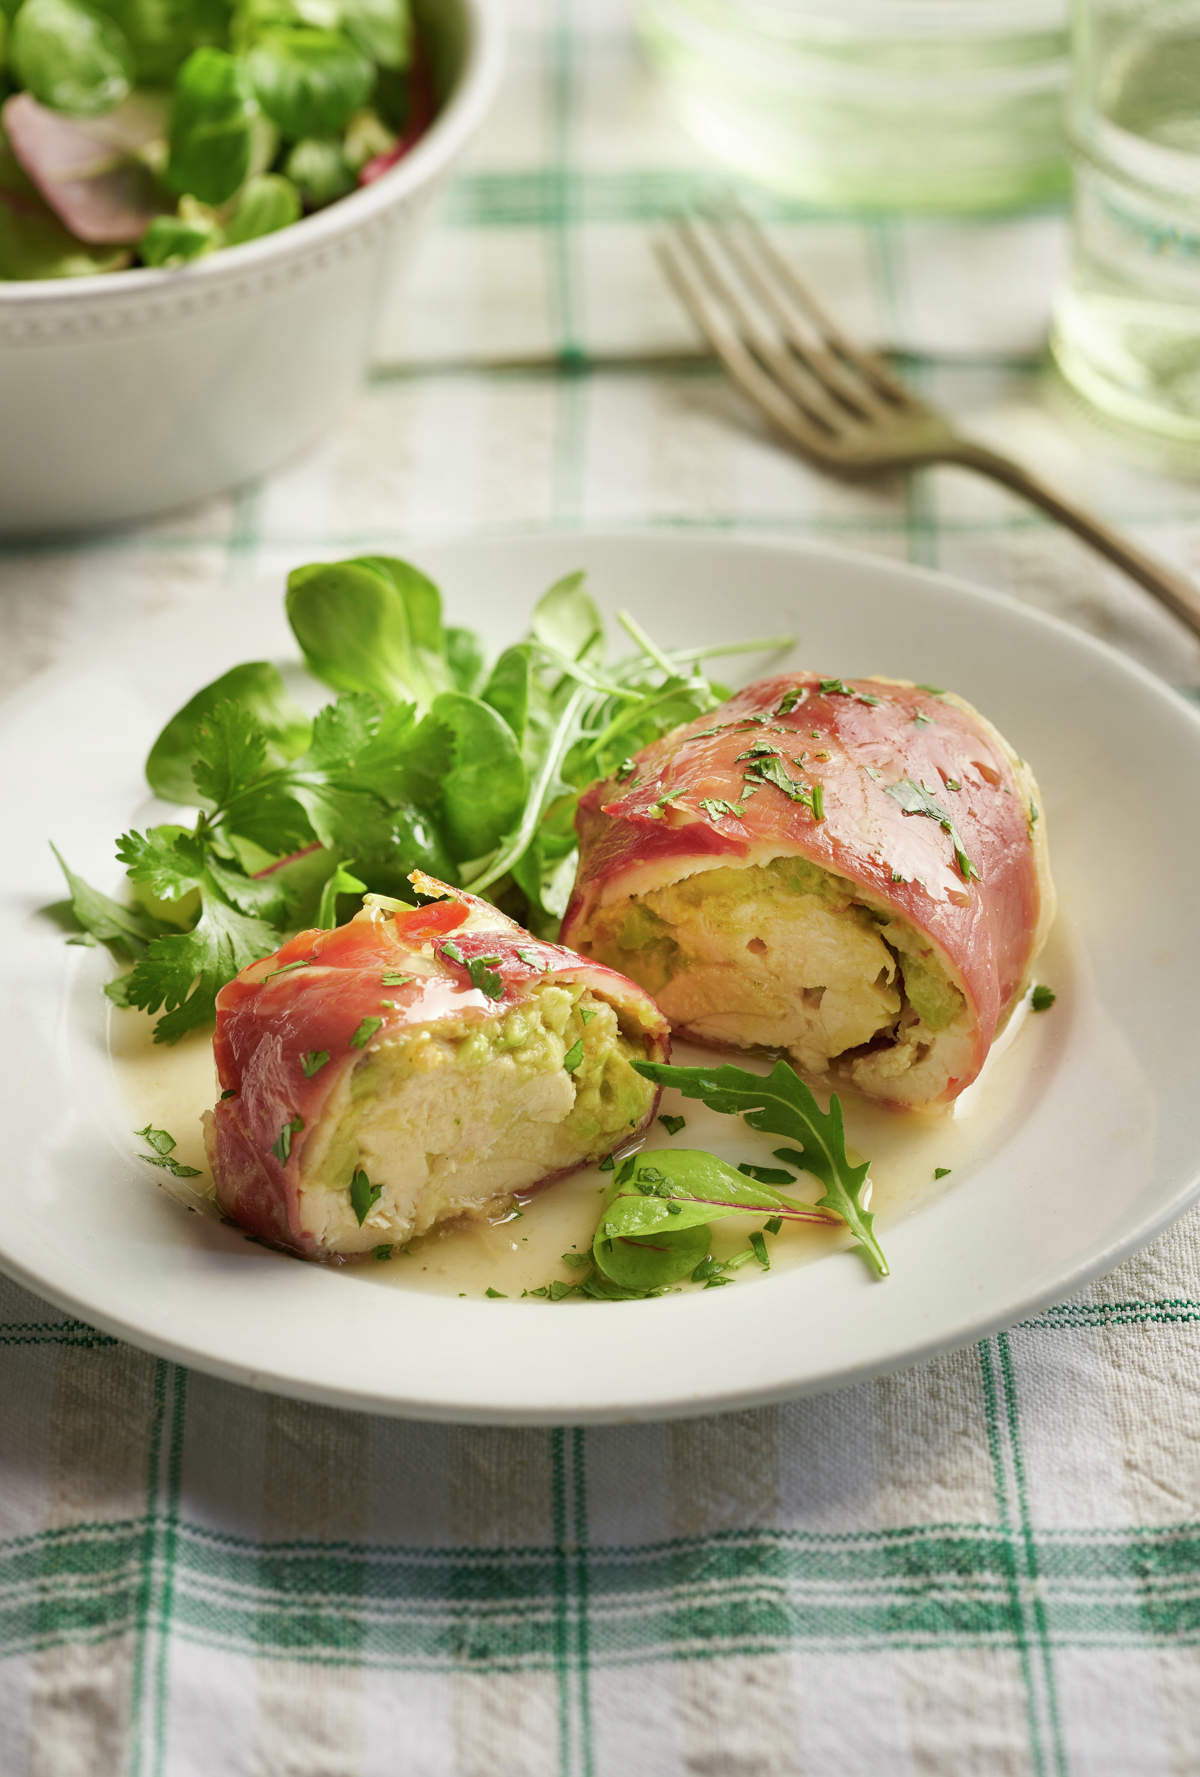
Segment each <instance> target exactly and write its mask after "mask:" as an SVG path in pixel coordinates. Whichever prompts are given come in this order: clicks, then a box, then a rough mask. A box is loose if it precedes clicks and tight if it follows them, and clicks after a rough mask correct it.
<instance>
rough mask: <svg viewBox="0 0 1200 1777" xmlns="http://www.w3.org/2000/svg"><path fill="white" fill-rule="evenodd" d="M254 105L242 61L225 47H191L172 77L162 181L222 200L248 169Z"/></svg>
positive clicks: (180, 189) (209, 200)
mask: <svg viewBox="0 0 1200 1777" xmlns="http://www.w3.org/2000/svg"><path fill="white" fill-rule="evenodd" d="M256 111H257V107H256V105H255V102H254V94H253V91H252V88H251V84H250V79H249V75H248V73H247V70H246V68H245V65H244V64H243V63H242V62H241V61H240V60H239V59H238V58H237V57H235V56H231V55H230V54H229V53H228V52H227V51H226V50H223V49H211V48H207V47H206V48H201V49H196V50H193V51H192V54H191V55H190V56H189V57H188V59H187V61H186V62H185V63H184V64H183V67H182V68H181V69H180V70H179V73H178V75H177V76H176V80H175V87H174V90H173V92H172V94H171V112H170V118H169V121H168V125H167V148H168V153H167V167H166V180H167V184H168V185H169V186H170V187H171V189H172V190H173V191H178V192H188V193H190V194H191V195H192V196H193V197H197V198H199V199H200V201H201V203H205V204H223V203H225V202H226V200H227V199H229V198H231V197H232V196H233V194H234V192H235V191H236V190H237V189H238V187H239V186H240V185H243V184H244V183H245V181H246V177H247V175H248V174H249V172H250V162H251V157H252V154H253V150H254V131H253V123H254V118H255V114H256Z"/></svg>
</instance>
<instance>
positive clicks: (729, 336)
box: [658, 208, 1200, 636]
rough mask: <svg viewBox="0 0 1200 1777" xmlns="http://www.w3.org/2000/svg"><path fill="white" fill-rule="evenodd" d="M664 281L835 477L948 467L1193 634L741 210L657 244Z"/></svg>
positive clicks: (1186, 616)
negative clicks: (850, 331) (1126, 582)
mask: <svg viewBox="0 0 1200 1777" xmlns="http://www.w3.org/2000/svg"><path fill="white" fill-rule="evenodd" d="M658 252H659V257H660V258H661V260H662V264H663V267H664V270H665V271H666V274H667V277H668V278H669V280H670V282H671V284H672V285H673V287H674V288H675V290H676V291H677V292H678V294H679V296H680V297H681V298H682V299H683V302H684V304H685V305H686V307H687V309H688V310H689V312H690V313H691V316H692V318H693V320H694V321H695V322H696V324H697V326H698V327H699V329H700V331H701V333H703V334H704V336H705V338H706V339H707V340H708V342H709V344H710V345H711V346H712V348H713V350H714V351H715V352H716V353H717V355H718V357H719V358H720V359H721V361H722V362H723V363H724V365H725V368H726V369H727V370H728V372H729V374H730V376H731V377H732V378H733V380H734V382H735V383H736V384H737V385H738V387H739V388H740V389H741V390H742V391H743V393H744V394H746V395H748V396H749V397H750V399H751V401H753V402H754V403H755V405H756V406H757V407H759V408H761V409H762V411H763V412H764V413H765V414H766V415H767V417H768V418H769V419H770V420H771V421H772V422H773V423H774V424H775V425H776V426H777V427H778V428H779V430H780V431H781V432H783V433H784V434H785V435H786V436H787V437H788V438H789V439H791V441H792V443H793V444H795V445H796V446H798V448H799V449H800V451H801V452H802V453H803V455H805V456H806V457H810V458H811V459H812V460H813V461H814V462H816V463H819V464H820V465H821V466H822V467H823V468H826V469H831V470H833V471H834V472H835V473H837V474H839V475H844V476H849V477H857V476H870V475H874V474H876V473H879V472H882V471H884V470H888V469H911V468H917V467H919V466H921V465H922V464H926V463H957V464H958V465H959V466H960V467H961V468H964V469H975V470H978V472H979V473H980V474H981V475H987V476H990V477H991V479H992V480H993V481H999V482H1002V483H1003V484H1004V486H1005V487H1009V488H1012V489H1013V491H1014V492H1015V493H1018V494H1023V495H1024V496H1025V498H1026V499H1027V500H1032V501H1033V503H1034V505H1036V506H1040V507H1042V509H1043V510H1044V511H1046V512H1048V513H1050V515H1051V517H1052V518H1057V519H1058V520H1059V521H1060V523H1062V524H1065V525H1066V526H1067V527H1068V528H1069V529H1070V530H1072V531H1074V532H1075V534H1076V535H1077V536H1079V537H1082V538H1083V540H1084V541H1085V542H1086V543H1090V544H1091V545H1092V547H1093V548H1094V549H1097V550H1099V552H1100V554H1101V555H1103V556H1106V557H1107V558H1108V560H1109V561H1111V562H1115V563H1116V565H1117V566H1118V567H1119V568H1124V569H1125V571H1126V573H1128V574H1130V575H1131V576H1132V577H1133V579H1135V580H1136V581H1138V583H1139V584H1140V585H1142V586H1144V587H1145V588H1146V590H1147V592H1150V593H1153V595H1154V597H1155V598H1156V599H1158V600H1159V601H1160V603H1162V604H1164V605H1166V607H1167V609H1168V610H1170V611H1173V612H1174V614H1175V616H1176V617H1178V618H1179V620H1180V622H1182V623H1184V624H1186V625H1187V627H1188V628H1189V629H1190V630H1191V631H1192V633H1193V634H1194V635H1197V636H1200V592H1197V589H1196V588H1195V587H1194V586H1193V585H1192V584H1191V582H1190V581H1188V580H1187V579H1185V578H1184V576H1183V575H1182V574H1178V573H1176V572H1175V570H1174V569H1172V568H1169V567H1167V566H1166V565H1165V563H1163V562H1160V561H1156V560H1155V559H1154V557H1153V556H1150V555H1147V554H1145V552H1144V551H1143V550H1141V549H1139V548H1138V547H1137V546H1136V544H1134V543H1132V542H1130V541H1129V539H1128V538H1126V537H1123V536H1121V535H1120V533H1119V532H1117V531H1115V530H1113V529H1112V528H1111V526H1109V525H1107V524H1105V523H1104V521H1103V520H1102V519H1100V518H1097V517H1096V516H1095V515H1094V514H1093V513H1091V512H1088V511H1087V510H1086V508H1084V507H1082V506H1077V505H1076V504H1075V503H1074V501H1072V500H1069V499H1067V498H1066V497H1065V496H1064V495H1062V494H1060V493H1056V492H1055V490H1054V489H1053V488H1051V487H1049V486H1047V484H1046V483H1045V482H1044V481H1042V480H1041V479H1040V478H1039V477H1038V476H1036V475H1034V474H1032V473H1031V472H1030V471H1029V470H1028V469H1025V468H1023V467H1022V465H1021V464H1020V463H1017V462H1014V461H1013V459H1012V458H1011V457H1006V456H1002V455H1001V454H1000V452H999V451H994V450H990V449H989V448H988V447H987V445H985V444H979V443H977V442H976V441H975V440H974V439H971V438H965V437H963V436H962V434H961V433H959V432H957V431H955V429H954V427H953V426H952V425H951V423H950V421H949V420H948V419H947V418H946V416H945V415H944V414H942V413H939V412H938V410H937V409H936V408H935V407H931V406H930V405H929V404H928V403H927V402H925V401H922V400H920V399H919V398H918V397H917V396H916V395H914V394H913V392H912V390H911V389H909V388H907V387H906V386H905V385H904V383H902V382H900V381H899V380H898V379H897V378H896V377H895V376H894V375H893V374H892V372H891V370H890V369H889V368H888V366H887V365H886V364H885V363H884V362H883V360H882V359H881V358H880V357H878V356H877V355H876V354H875V353H874V352H869V351H864V350H863V348H862V347H861V346H857V345H855V344H854V343H853V341H851V340H849V339H847V337H846V335H845V334H844V333H843V332H842V330H841V328H840V327H838V326H837V324H836V323H835V322H834V321H832V320H831V319H830V317H829V316H828V315H827V314H826V313H825V311H824V310H823V309H822V308H821V307H820V305H819V304H818V303H817V301H816V300H815V298H814V297H813V296H812V294H811V293H810V292H809V290H808V289H807V288H806V287H805V285H804V284H802V283H801V281H800V280H799V278H797V276H796V274H795V273H794V272H793V270H792V268H791V267H790V266H789V265H788V263H787V261H786V260H785V259H784V258H783V256H782V254H781V253H780V252H779V249H778V248H777V247H776V246H775V245H774V243H773V242H772V241H771V239H770V238H769V236H768V235H767V234H766V233H765V232H764V231H763V229H762V228H761V227H760V226H759V224H758V223H757V222H756V221H755V220H754V218H753V217H752V216H750V215H749V214H748V213H747V212H746V211H744V210H742V209H740V208H739V209H737V210H736V211H733V212H732V213H727V214H723V215H722V217H721V219H719V220H717V219H714V218H712V217H705V218H704V219H703V220H700V219H697V218H693V217H687V218H684V219H683V220H681V221H680V222H678V223H677V224H675V225H674V226H673V227H672V229H671V230H670V231H669V233H667V234H666V235H665V236H664V238H663V239H662V241H661V242H660V243H659V245H658Z"/></svg>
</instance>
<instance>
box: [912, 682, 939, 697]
mask: <svg viewBox="0 0 1200 1777" xmlns="http://www.w3.org/2000/svg"><path fill="white" fill-rule="evenodd" d="M917 690H918V691H928V693H929V695H930V697H945V695H946V693H945V692H944V691H943V689H942V687H941V686H940V685H918V686H917Z"/></svg>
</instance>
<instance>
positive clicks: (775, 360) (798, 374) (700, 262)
mask: <svg viewBox="0 0 1200 1777" xmlns="http://www.w3.org/2000/svg"><path fill="white" fill-rule="evenodd" d="M675 226H676V234H677V238H678V239H679V240H680V241H681V244H683V245H684V246H685V247H686V248H687V249H688V250H689V251H690V253H691V256H692V259H693V260H694V261H695V264H696V268H697V270H698V271H699V272H700V273H701V275H702V276H703V278H704V280H705V282H706V283H707V285H708V287H709V290H710V291H711V292H712V293H713V294H714V295H715V296H716V297H717V298H718V300H719V301H720V302H721V303H723V304H724V306H725V309H726V310H727V311H728V312H729V313H730V314H732V316H733V319H734V321H735V323H736V330H737V332H738V333H739V334H740V336H741V339H742V342H743V344H745V345H749V347H750V349H751V350H752V351H753V353H754V354H755V355H756V356H757V357H758V358H759V359H760V360H761V361H762V362H763V363H764V364H765V365H766V366H767V368H768V369H770V370H771V371H773V372H774V374H775V377H776V378H777V380H778V381H779V382H781V383H782V384H783V386H784V388H785V389H786V390H787V392H788V394H789V395H791V396H792V397H793V398H794V399H795V400H796V401H797V402H798V403H799V405H800V406H801V407H802V408H803V409H804V411H805V413H806V414H807V415H808V416H809V418H810V419H812V420H815V421H816V423H817V424H818V425H819V426H822V427H823V428H824V429H825V431H826V432H828V433H829V435H830V437H831V438H833V437H835V436H836V435H837V434H838V433H839V432H842V431H844V430H845V428H846V424H847V419H848V416H847V413H846V411H845V408H844V407H843V406H841V405H839V404H838V403H837V401H836V400H835V401H831V400H830V398H829V390H828V387H827V386H826V384H825V383H824V382H823V381H822V380H821V378H820V377H819V376H815V375H814V374H813V371H812V369H811V367H810V366H809V365H808V363H807V362H806V361H805V360H804V359H801V358H797V357H794V356H793V355H792V353H791V352H789V351H788V349H787V346H786V343H785V342H784V341H783V340H782V339H780V338H779V337H778V335H777V334H775V333H774V332H772V331H771V330H770V329H768V328H764V327H763V326H762V324H761V323H760V321H759V320H758V317H757V316H756V315H755V314H753V313H752V311H751V308H750V305H749V304H748V303H747V302H746V300H745V298H744V296H743V294H742V292H741V291H740V290H739V289H738V287H737V285H736V283H735V281H734V280H733V279H731V278H730V277H729V276H728V274H727V272H726V270H725V267H724V266H723V265H722V263H721V260H720V256H719V254H718V253H717V252H716V251H714V248H713V245H712V243H711V242H710V241H709V240H708V239H706V237H705V233H704V230H703V229H702V228H701V227H700V225H699V224H698V223H697V222H696V221H695V219H694V218H693V217H690V216H685V217H681V218H680V219H679V221H678V222H677V223H676V225H675ZM708 227H710V228H711V224H709V225H708ZM713 233H715V234H716V238H717V240H718V241H720V242H721V244H722V245H723V246H724V245H725V242H724V240H723V237H722V236H721V235H720V233H719V232H718V231H716V230H713Z"/></svg>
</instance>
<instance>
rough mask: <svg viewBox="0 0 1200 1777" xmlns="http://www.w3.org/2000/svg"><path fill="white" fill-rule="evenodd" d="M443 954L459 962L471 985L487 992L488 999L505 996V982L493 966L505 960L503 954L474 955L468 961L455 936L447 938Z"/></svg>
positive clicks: (481, 991)
mask: <svg viewBox="0 0 1200 1777" xmlns="http://www.w3.org/2000/svg"><path fill="white" fill-rule="evenodd" d="M442 955H443V956H447V957H449V959H450V961H451V962H452V963H457V964H458V966H459V967H460V968H461V969H465V970H466V971H467V976H468V978H469V980H470V983H471V986H472V987H476V988H478V989H479V991H480V993H485V994H486V995H487V997H488V999H490V1000H502V999H503V998H504V982H503V981H502V980H501V978H500V976H499V975H498V974H497V973H496V971H495V968H494V966H493V965H494V964H496V963H500V962H503V961H504V958H503V957H502V956H473V957H471V958H470V960H469V961H468V959H467V958H466V957H465V956H464V955H463V953H462V951H461V949H460V948H459V946H458V945H457V944H456V943H455V942H454V939H453V938H447V939H446V942H445V943H444V944H443V945H442Z"/></svg>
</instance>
